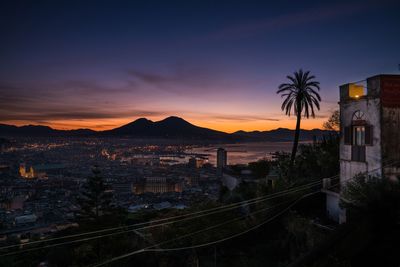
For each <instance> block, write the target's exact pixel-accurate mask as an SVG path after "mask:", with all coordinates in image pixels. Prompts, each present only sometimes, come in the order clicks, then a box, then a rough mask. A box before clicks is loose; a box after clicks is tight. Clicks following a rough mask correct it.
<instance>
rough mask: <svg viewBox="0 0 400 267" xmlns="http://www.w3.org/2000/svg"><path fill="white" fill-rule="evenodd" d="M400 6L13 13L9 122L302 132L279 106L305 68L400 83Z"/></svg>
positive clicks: (0, 91)
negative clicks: (137, 122)
mask: <svg viewBox="0 0 400 267" xmlns="http://www.w3.org/2000/svg"><path fill="white" fill-rule="evenodd" d="M397 2H398V1H358V2H351V1H343V2H321V1H320V2H317V1H273V2H271V1H142V3H140V1H111V0H110V1H90V0H87V1H8V2H7V1H2V4H1V8H0V34H1V36H2V38H1V39H2V41H1V43H0V56H1V63H0V111H1V115H0V121H1V122H4V123H13V124H27V123H32V124H39V123H40V124H46V125H51V126H53V127H57V128H78V127H91V128H97V129H101V128H111V127H114V126H117V125H120V124H122V123H125V122H128V121H131V120H134V119H136V118H138V117H148V118H151V119H155V120H157V119H160V118H162V117H165V116H169V115H177V116H182V117H184V118H186V119H188V120H189V121H191V122H194V123H196V124H199V125H202V126H206V127H211V128H216V129H220V130H226V131H234V130H239V129H245V130H252V129H259V130H264V129H271V128H277V127H280V126H281V127H289V128H293V127H294V123H293V121H292V118H286V117H285V116H284V115H283V113H282V112H281V111H280V103H281V99H280V97H279V96H277V95H276V94H275V91H276V88H277V86H278V85H279V84H280V83H282V82H285V76H286V75H287V74H290V73H292V72H293V71H295V70H297V69H299V68H304V69H307V70H311V72H312V73H313V74H315V75H316V76H317V79H318V80H319V81H320V82H321V87H322V89H321V95H322V98H323V103H322V110H321V112H320V113H319V116H318V117H317V119H315V120H308V121H306V122H305V123H304V124H303V125H304V127H305V128H314V127H320V126H321V123H322V121H323V120H324V119H326V117H327V116H328V115H329V112H330V111H332V110H333V109H334V108H335V106H336V102H337V100H338V85H340V84H343V83H346V82H351V81H356V80H361V79H364V78H366V77H368V76H372V75H375V74H379V73H399V72H400V71H399V69H398V68H399V67H398V64H400V15H399V14H400V4H399V3H397Z"/></svg>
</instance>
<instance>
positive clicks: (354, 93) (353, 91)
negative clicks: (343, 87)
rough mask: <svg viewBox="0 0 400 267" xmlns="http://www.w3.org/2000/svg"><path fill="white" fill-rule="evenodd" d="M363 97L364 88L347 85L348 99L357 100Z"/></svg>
mask: <svg viewBox="0 0 400 267" xmlns="http://www.w3.org/2000/svg"><path fill="white" fill-rule="evenodd" d="M364 95H365V90H364V86H362V85H357V84H350V85H349V97H350V98H355V99H358V98H360V97H362V96H364Z"/></svg>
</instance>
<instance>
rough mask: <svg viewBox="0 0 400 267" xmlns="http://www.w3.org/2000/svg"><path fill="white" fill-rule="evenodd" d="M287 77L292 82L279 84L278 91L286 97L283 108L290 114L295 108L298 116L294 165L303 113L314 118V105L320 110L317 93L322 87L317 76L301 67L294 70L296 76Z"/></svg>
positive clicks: (292, 156) (319, 99)
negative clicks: (316, 78) (316, 79)
mask: <svg viewBox="0 0 400 267" xmlns="http://www.w3.org/2000/svg"><path fill="white" fill-rule="evenodd" d="M286 77H287V78H288V80H290V82H289V83H282V84H281V85H279V89H278V91H277V92H276V93H277V94H281V97H285V100H284V101H283V103H282V110H284V111H285V113H286V115H288V116H290V113H291V112H292V108H293V113H294V115H296V116H297V122H296V131H295V135H294V141H293V149H292V155H291V158H290V162H291V165H292V166H293V162H294V159H295V157H296V152H297V146H298V144H299V135H300V122H301V115H302V114H303V113H304V117H306V118H308V117H309V116H310V115H311V116H312V117H313V118H314V117H315V112H314V106H315V107H316V108H317V109H318V110H319V102H320V101H321V97H320V96H319V94H318V93H317V91H319V89H320V88H319V82H317V81H315V76H314V75H310V72H309V71H306V72H303V70H302V69H300V70H299V71H296V72H294V76H290V75H288V76H286Z"/></svg>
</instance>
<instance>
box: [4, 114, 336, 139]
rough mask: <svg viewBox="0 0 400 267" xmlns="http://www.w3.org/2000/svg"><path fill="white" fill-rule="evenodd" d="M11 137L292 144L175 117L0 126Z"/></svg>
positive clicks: (276, 135)
mask: <svg viewBox="0 0 400 267" xmlns="http://www.w3.org/2000/svg"><path fill="white" fill-rule="evenodd" d="M332 133H334V132H332V131H325V130H321V129H313V130H301V132H300V140H303V141H306V140H312V139H313V138H314V137H316V138H318V139H319V138H321V137H322V136H323V135H327V134H332ZM1 136H4V137H10V136H11V137H12V136H34V137H37V136H41V137H68V136H71V137H73V136H75V137H130V138H143V139H145V138H153V139H154V138H162V139H183V140H217V141H230V142H234V141H248V142H252V141H271V142H276V141H292V140H293V136H294V130H290V129H286V128H278V129H275V130H271V131H251V132H246V131H237V132H234V133H231V134H229V133H225V132H221V131H216V130H212V129H208V128H203V127H199V126H196V125H193V124H191V123H190V122H188V121H186V120H184V119H182V118H179V117H175V116H171V117H168V118H165V119H163V120H160V121H155V122H154V121H151V120H148V119H146V118H140V119H137V120H135V121H133V122H130V123H128V124H125V125H122V126H120V127H117V128H114V129H111V130H106V131H93V130H90V129H77V130H56V129H52V128H51V127H48V126H41V125H26V126H20V127H18V126H14V125H7V124H0V137H1Z"/></svg>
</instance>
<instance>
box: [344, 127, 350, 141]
mask: <svg viewBox="0 0 400 267" xmlns="http://www.w3.org/2000/svg"><path fill="white" fill-rule="evenodd" d="M344 144H345V145H351V127H349V126H348V127H344Z"/></svg>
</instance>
